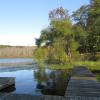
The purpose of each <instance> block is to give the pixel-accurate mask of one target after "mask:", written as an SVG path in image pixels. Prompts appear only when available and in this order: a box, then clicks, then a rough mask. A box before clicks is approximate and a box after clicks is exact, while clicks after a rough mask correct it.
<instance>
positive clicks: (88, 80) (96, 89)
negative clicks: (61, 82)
mask: <svg viewBox="0 0 100 100" xmlns="http://www.w3.org/2000/svg"><path fill="white" fill-rule="evenodd" d="M58 88H59V87H58ZM0 100H100V83H99V82H98V80H97V79H96V78H95V76H94V75H93V73H92V72H91V71H89V70H88V69H87V68H85V67H75V68H74V69H73V70H72V74H71V78H70V80H69V83H68V86H67V89H66V92H65V95H64V96H50V95H43V96H32V95H25V94H0Z"/></svg>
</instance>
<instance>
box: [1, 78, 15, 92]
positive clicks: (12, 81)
mask: <svg viewBox="0 0 100 100" xmlns="http://www.w3.org/2000/svg"><path fill="white" fill-rule="evenodd" d="M14 84H15V78H13V77H0V91H1V90H3V89H5V88H8V87H9V86H12V85H14Z"/></svg>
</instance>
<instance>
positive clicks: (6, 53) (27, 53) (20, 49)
mask: <svg viewBox="0 0 100 100" xmlns="http://www.w3.org/2000/svg"><path fill="white" fill-rule="evenodd" d="M35 48H36V47H34V46H10V45H0V58H27V57H28V58H31V57H33V52H34V49H35Z"/></svg>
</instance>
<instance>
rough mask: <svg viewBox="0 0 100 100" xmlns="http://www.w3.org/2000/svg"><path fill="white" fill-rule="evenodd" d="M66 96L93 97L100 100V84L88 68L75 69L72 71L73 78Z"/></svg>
mask: <svg viewBox="0 0 100 100" xmlns="http://www.w3.org/2000/svg"><path fill="white" fill-rule="evenodd" d="M65 96H66V97H80V98H81V97H85V98H86V97H91V98H92V97H93V98H99V99H100V83H99V82H98V80H97V79H96V78H95V76H94V75H93V73H92V72H91V71H89V70H88V69H87V68H85V67H75V68H74V69H73V70H72V76H71V79H70V81H69V83H68V86H67V89H66V93H65ZM75 100H76V99H75ZM77 100H78V99H77ZM80 100H81V99H80ZM84 100H85V99H84ZM96 100H98V99H96Z"/></svg>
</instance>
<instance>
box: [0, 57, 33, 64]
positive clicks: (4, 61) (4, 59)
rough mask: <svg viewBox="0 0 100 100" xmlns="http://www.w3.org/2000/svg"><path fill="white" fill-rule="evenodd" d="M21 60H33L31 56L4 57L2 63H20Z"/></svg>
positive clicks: (0, 60)
mask: <svg viewBox="0 0 100 100" xmlns="http://www.w3.org/2000/svg"><path fill="white" fill-rule="evenodd" d="M20 62H33V59H30V58H2V59H0V63H20Z"/></svg>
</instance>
